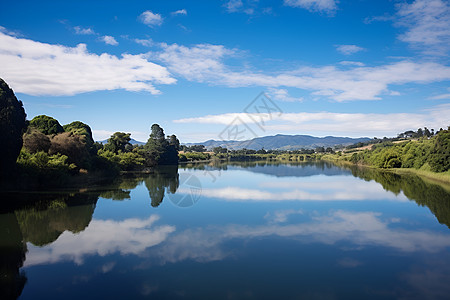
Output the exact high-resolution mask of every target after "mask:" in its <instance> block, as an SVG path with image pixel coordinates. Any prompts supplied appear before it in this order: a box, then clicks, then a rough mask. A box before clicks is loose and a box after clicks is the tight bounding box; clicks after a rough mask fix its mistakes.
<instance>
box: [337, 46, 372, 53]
mask: <svg viewBox="0 0 450 300" xmlns="http://www.w3.org/2000/svg"><path fill="white" fill-rule="evenodd" d="M336 50H337V51H339V52H341V53H342V54H344V55H351V54H355V53H357V52H360V51H363V50H365V49H364V48H362V47H359V46H356V45H337V46H336Z"/></svg>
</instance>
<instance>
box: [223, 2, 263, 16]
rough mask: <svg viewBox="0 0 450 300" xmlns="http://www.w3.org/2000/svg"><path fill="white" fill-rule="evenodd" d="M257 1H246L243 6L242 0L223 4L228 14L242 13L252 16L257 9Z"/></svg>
mask: <svg viewBox="0 0 450 300" xmlns="http://www.w3.org/2000/svg"><path fill="white" fill-rule="evenodd" d="M257 4H258V0H246V1H245V4H244V2H243V1H242V0H230V1H227V2H226V3H225V5H224V6H225V8H226V9H227V11H228V12H229V13H236V12H239V13H244V14H247V15H253V14H254V13H255V9H256V7H257Z"/></svg>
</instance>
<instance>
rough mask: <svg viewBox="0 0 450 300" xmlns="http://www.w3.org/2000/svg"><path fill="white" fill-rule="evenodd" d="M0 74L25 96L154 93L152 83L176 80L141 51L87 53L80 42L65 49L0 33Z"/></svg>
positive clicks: (170, 82) (173, 81) (155, 92)
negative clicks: (120, 90) (101, 92)
mask: <svg viewBox="0 0 450 300" xmlns="http://www.w3.org/2000/svg"><path fill="white" fill-rule="evenodd" d="M0 65H1V69H2V77H3V78H4V79H5V80H6V81H7V82H8V83H9V84H10V85H11V87H12V88H13V89H14V91H16V92H18V93H25V94H29V95H36V96H42V95H49V96H56V95H74V94H79V93H84V92H92V91H100V90H116V89H125V90H127V91H147V92H150V93H152V94H159V93H160V92H159V91H158V90H157V89H156V88H155V87H154V86H153V84H173V83H175V82H176V80H175V79H174V78H172V77H171V75H170V73H169V72H168V71H167V69H166V68H164V67H162V66H160V65H157V64H155V63H152V62H149V61H148V60H147V59H146V57H145V56H144V55H142V54H141V55H131V54H122V56H121V57H120V58H119V57H117V56H114V55H110V54H107V53H103V54H101V55H97V54H94V53H90V52H89V51H88V50H87V47H86V45H85V44H79V45H78V46H77V47H73V48H72V47H65V46H61V45H52V44H46V43H40V42H35V41H33V40H29V39H23V38H16V37H13V36H9V35H6V34H3V33H0Z"/></svg>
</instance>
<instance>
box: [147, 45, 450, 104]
mask: <svg viewBox="0 0 450 300" xmlns="http://www.w3.org/2000/svg"><path fill="white" fill-rule="evenodd" d="M237 56H239V52H238V50H236V49H227V48H226V47H224V46H222V45H211V44H200V45H194V46H192V47H186V46H182V45H177V44H172V45H163V49H162V51H160V52H156V53H151V57H157V58H158V59H159V60H161V62H162V63H163V64H164V65H166V66H167V67H168V68H169V70H170V71H172V72H173V73H175V74H178V75H180V76H182V77H184V78H186V79H187V80H190V81H197V82H206V83H209V84H212V85H224V86H228V87H248V86H261V87H266V88H278V89H280V88H289V87H290V88H297V89H302V90H307V91H309V92H310V93H311V95H313V96H318V97H326V98H329V99H333V100H335V101H351V100H379V99H381V96H382V95H385V94H388V95H389V94H390V91H389V85H393V84H395V85H401V84H407V83H431V82H439V81H444V80H449V79H450V67H448V66H445V65H442V64H440V63H436V62H412V61H408V60H403V61H399V62H395V63H391V64H386V65H380V66H373V67H364V66H361V64H356V66H351V65H349V64H346V65H342V64H338V65H336V66H333V65H331V66H323V67H300V68H297V69H294V70H291V71H284V72H278V73H267V72H262V71H258V70H255V71H252V70H251V69H249V68H245V69H244V68H243V69H244V71H236V69H235V68H232V67H229V66H227V65H226V63H225V61H226V59H228V58H231V57H237Z"/></svg>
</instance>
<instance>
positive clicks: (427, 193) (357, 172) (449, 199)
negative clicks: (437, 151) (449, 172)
mask: <svg viewBox="0 0 450 300" xmlns="http://www.w3.org/2000/svg"><path fill="white" fill-rule="evenodd" d="M349 169H350V170H351V171H352V174H353V175H354V176H356V177H359V178H362V179H364V180H366V181H371V180H374V181H376V182H378V183H379V184H381V185H382V186H383V188H384V189H385V190H387V191H390V192H392V193H394V194H399V193H401V192H403V194H404V195H405V196H406V197H408V198H409V199H410V200H414V201H415V202H416V203H417V204H419V205H421V206H427V207H428V208H429V209H430V211H431V212H432V213H433V214H434V215H435V216H436V218H437V219H438V221H439V223H441V224H445V225H447V227H449V228H450V193H449V192H448V191H446V190H445V189H444V188H442V187H441V186H439V185H436V184H432V183H427V182H426V181H424V180H423V179H421V178H420V177H418V176H415V175H408V176H406V175H403V176H401V175H398V174H394V173H390V172H380V171H377V170H373V169H369V168H361V167H352V168H349Z"/></svg>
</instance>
